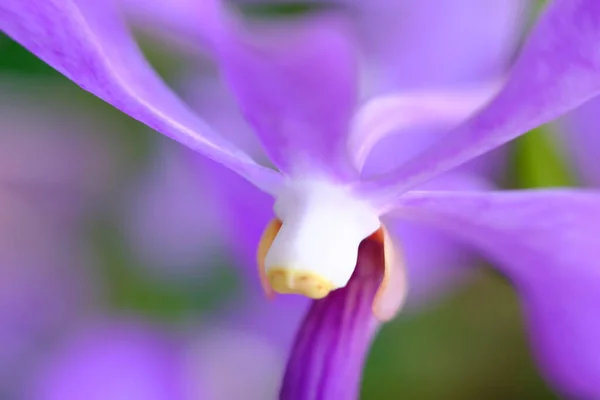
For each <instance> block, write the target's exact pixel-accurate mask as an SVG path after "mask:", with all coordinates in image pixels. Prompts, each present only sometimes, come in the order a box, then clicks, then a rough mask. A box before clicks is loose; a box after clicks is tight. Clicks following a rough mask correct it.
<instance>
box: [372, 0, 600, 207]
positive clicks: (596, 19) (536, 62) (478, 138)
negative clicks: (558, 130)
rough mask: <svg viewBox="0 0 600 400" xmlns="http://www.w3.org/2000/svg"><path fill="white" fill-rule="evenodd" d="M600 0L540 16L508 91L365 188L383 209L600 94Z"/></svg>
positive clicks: (566, 3) (560, 4)
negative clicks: (444, 173) (429, 180)
mask: <svg viewBox="0 0 600 400" xmlns="http://www.w3.org/2000/svg"><path fill="white" fill-rule="evenodd" d="M598 41H600V3H598V2H597V1H596V0H576V1H573V0H558V1H556V2H554V3H553V4H552V5H551V6H550V7H549V8H548V10H547V11H546V13H545V14H544V15H543V16H542V17H541V18H540V21H539V23H538V24H537V27H536V28H535V29H534V30H533V32H532V34H531V35H530V38H529V41H528V42H527V44H526V45H525V47H524V50H523V51H522V53H521V55H520V57H519V59H518V60H517V62H516V63H515V66H514V67H513V71H512V73H511V75H510V77H509V79H508V82H507V83H506V85H505V86H504V88H503V89H502V90H501V91H500V93H499V94H498V96H497V97H496V98H495V99H494V100H492V102H491V103H489V104H488V106H487V107H485V108H484V109H483V110H482V111H481V112H480V113H478V114H477V115H476V116H475V117H473V118H471V119H470V120H469V121H467V122H466V123H465V124H463V125H462V126H460V127H458V128H457V129H456V130H453V131H452V132H450V133H449V134H447V135H446V136H444V137H443V138H442V139H441V140H439V141H438V142H436V143H435V144H434V145H433V146H431V147H430V148H429V149H427V150H426V151H424V152H423V153H422V154H421V155H419V156H417V157H416V158H414V159H413V160H411V161H410V162H409V163H407V164H406V165H404V166H403V167H401V168H399V169H398V170H396V171H394V172H391V173H390V174H387V175H386V176H384V177H382V178H381V179H379V180H377V181H375V182H371V183H368V184H366V185H365V187H363V190H365V191H366V192H371V191H374V192H375V193H371V195H373V196H374V197H375V198H376V202H378V203H379V204H380V205H381V206H382V208H384V209H385V208H386V207H393V199H394V198H396V197H397V196H399V195H400V194H401V193H403V192H404V191H406V190H407V189H409V188H411V187H413V186H415V185H417V184H419V183H422V182H424V181H426V180H428V179H431V178H432V177H434V176H436V175H438V174H440V173H442V172H444V171H447V170H449V169H451V168H454V167H456V166H458V165H460V164H462V163H465V162H466V161H468V160H470V159H473V158H474V157H477V156H479V155H481V154H483V153H485V152H487V151H490V150H492V149H494V148H495V147H497V146H500V145H501V144H503V143H505V142H507V141H509V140H511V139H513V138H515V137H517V136H519V135H521V134H523V133H525V132H526V131H528V130H530V129H532V128H535V127H536V126H539V125H541V124H543V123H545V122H548V121H550V120H552V119H554V118H556V117H558V116H559V115H561V114H562V113H565V112H567V111H570V110H571V109H573V108H575V107H577V106H579V105H580V104H582V103H583V102H585V101H587V100H589V99H590V98H592V97H593V96H595V95H597V94H598V93H600V50H599V47H598V46H597V43H598Z"/></svg>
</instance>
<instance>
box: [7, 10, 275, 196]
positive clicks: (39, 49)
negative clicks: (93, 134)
mask: <svg viewBox="0 0 600 400" xmlns="http://www.w3.org/2000/svg"><path fill="white" fill-rule="evenodd" d="M0 29H1V30H2V31H4V32H5V33H7V34H8V35H9V36H11V37H12V38H13V39H15V40H16V41H17V42H19V43H21V44H22V45H23V46H24V47H26V48H27V49H28V50H30V51H31V52H32V53H34V54H36V55H37V56H38V57H40V58H41V59H42V60H44V61H45V62H47V63H48V64H50V65H51V66H52V67H54V68H56V69H57V70H58V71H60V72H61V73H63V74H64V75H66V76H67V77H68V78H69V79H71V80H73V81H74V82H75V83H77V84H78V85H79V86H81V87H82V88H84V89H85V90H87V91H89V92H91V93H93V94H95V95H96V96H98V97H100V98H102V99H103V100H105V101H107V102H109V103H110V104H112V105H113V106H115V107H116V108H118V109H120V110H121V111H124V112H126V113H127V114H129V115H131V116H132V117H134V118H136V119H138V120H139V121H141V122H143V123H145V124H147V125H148V126H150V127H151V128H153V129H156V130H157V131H159V132H162V133H164V134H165V135H167V136H169V137H171V138H173V139H175V140H177V141H179V142H181V143H183V144H185V145H186V146H188V147H190V148H192V149H194V150H196V151H198V152H200V153H202V154H203V155H205V156H207V157H209V158H212V159H214V160H215V161H217V162H220V163H222V164H223V165H225V166H226V167H228V168H231V169H232V170H234V171H235V172H237V173H239V174H240V175H242V176H243V177H245V178H246V179H248V180H250V181H251V182H252V183H254V184H255V185H257V186H258V187H260V188H261V189H262V190H265V191H268V192H274V191H276V189H277V186H278V183H279V179H280V177H279V175H278V174H276V173H275V172H274V171H272V170H270V169H268V168H265V167H262V166H259V165H258V164H256V163H255V162H254V161H253V160H252V159H251V158H250V157H249V156H248V155H246V154H245V153H243V152H242V151H241V150H239V149H238V148H236V147H235V146H233V145H231V144H230V143H229V142H227V141H226V140H224V139H223V138H221V137H219V136H218V135H216V134H215V133H214V132H213V131H212V129H211V128H210V127H209V126H208V125H207V124H206V123H204V122H203V121H201V120H199V119H198V118H196V117H195V116H194V115H193V113H191V112H190V111H189V109H188V108H187V107H186V106H184V105H183V103H181V102H180V101H179V100H178V99H177V98H176V96H175V95H174V94H173V93H172V92H171V91H170V90H169V89H168V88H167V87H166V86H165V85H164V83H163V82H162V81H161V80H160V78H159V77H158V76H157V75H156V73H155V72H154V71H153V70H152V68H151V67H150V66H149V65H148V63H147V62H146V61H145V60H144V58H143V56H142V55H141V53H140V51H139V49H138V48H137V47H136V45H135V43H134V41H133V39H132V38H131V35H130V34H129V33H128V32H127V30H126V28H125V27H124V25H123V24H122V21H121V20H120V16H119V15H118V13H117V12H116V10H115V7H113V4H112V2H111V1H96V0H51V1H44V0H26V1H22V0H7V1H3V2H2V3H0Z"/></svg>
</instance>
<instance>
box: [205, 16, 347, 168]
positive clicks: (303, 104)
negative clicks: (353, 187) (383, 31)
mask: <svg viewBox="0 0 600 400" xmlns="http://www.w3.org/2000/svg"><path fill="white" fill-rule="evenodd" d="M241 30H242V28H241V27H239V26H237V25H235V26H234V25H233V24H232V26H231V29H230V30H229V32H226V33H223V32H222V35H221V37H220V40H219V42H218V46H216V51H215V57H216V58H217V62H218V64H219V66H220V68H221V69H222V71H223V73H224V76H225V79H226V80H227V82H228V83H229V85H230V86H231V88H232V90H233V92H234V93H235V95H236V99H237V101H238V103H239V104H240V108H241V110H242V113H243V114H244V116H245V117H246V119H247V120H248V121H249V123H250V124H251V125H252V126H253V127H254V128H255V130H256V132H257V134H258V136H259V138H260V140H261V142H262V144H263V146H264V148H265V150H266V152H267V154H268V156H269V157H270V159H271V160H272V161H273V163H274V164H275V165H276V166H277V167H278V168H280V169H281V170H282V171H283V172H285V173H305V172H317V173H320V172H322V171H324V172H326V173H329V174H332V175H335V176H338V177H342V178H347V177H350V176H354V175H355V170H354V168H353V167H352V165H351V163H350V162H349V159H348V155H347V150H346V135H347V131H348V128H349V121H350V118H351V116H352V113H353V110H354V107H355V102H356V91H357V88H356V85H357V81H358V77H357V70H356V57H355V53H354V50H355V49H354V43H353V42H352V38H351V37H350V36H349V34H348V32H347V29H346V26H345V25H344V24H343V23H342V21H340V20H337V19H334V18H332V17H331V16H330V15H327V16H320V17H315V18H309V17H306V18H304V19H301V20H300V21H293V22H289V21H288V22H286V24H285V26H281V25H276V24H275V25H267V23H264V24H262V25H261V26H259V27H256V26H255V27H254V30H251V29H247V30H244V31H243V32H240V31H241ZM317 66H318V67H317Z"/></svg>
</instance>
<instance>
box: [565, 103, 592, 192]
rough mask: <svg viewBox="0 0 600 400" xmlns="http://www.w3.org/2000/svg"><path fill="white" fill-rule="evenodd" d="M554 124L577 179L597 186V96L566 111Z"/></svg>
mask: <svg viewBox="0 0 600 400" xmlns="http://www.w3.org/2000/svg"><path fill="white" fill-rule="evenodd" d="M558 127H559V129H560V134H559V135H560V140H561V143H562V145H563V146H564V149H565V150H566V151H565V155H566V157H567V160H568V161H569V162H571V163H572V164H573V165H574V167H575V170H576V172H577V174H578V175H579V178H580V179H581V181H582V182H583V183H584V184H586V185H591V186H594V187H600V98H599V99H594V100H592V101H590V102H588V103H586V104H584V105H583V106H581V107H579V108H578V109H577V110H575V111H573V112H572V113H569V114H568V115H567V116H566V117H565V118H563V119H561V121H560V122H559V123H558Z"/></svg>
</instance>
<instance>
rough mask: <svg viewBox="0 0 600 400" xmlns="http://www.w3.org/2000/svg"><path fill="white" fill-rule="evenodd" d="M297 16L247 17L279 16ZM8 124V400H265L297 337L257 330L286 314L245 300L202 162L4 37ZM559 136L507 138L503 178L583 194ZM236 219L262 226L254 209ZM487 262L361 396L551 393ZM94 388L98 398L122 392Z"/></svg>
mask: <svg viewBox="0 0 600 400" xmlns="http://www.w3.org/2000/svg"><path fill="white" fill-rule="evenodd" d="M305 9H306V6H303V5H294V6H286V7H281V6H279V7H274V6H268V7H254V8H249V9H248V10H249V12H252V13H255V14H264V15H267V14H268V15H269V16H270V17H271V18H285V17H286V16H287V15H289V14H292V13H298V12H303V11H304V10H305ZM248 10H247V11H248ZM431 29H435V27H434V26H432V27H431ZM139 39H140V43H141V45H142V48H143V50H144V52H145V53H146V55H147V56H148V58H149V59H150V60H151V62H152V63H153V65H154V66H155V67H156V68H157V70H158V71H159V73H160V74H161V75H162V76H163V77H164V78H165V80H166V81H167V82H177V80H178V77H179V76H180V74H182V73H183V71H184V70H185V68H186V58H185V55H182V54H180V53H178V52H176V51H172V49H170V48H168V47H165V46H161V45H159V44H157V43H156V42H155V41H153V40H152V39H151V38H149V37H147V36H144V35H142V34H140V35H139ZM198 90H202V87H198ZM0 116H1V117H0V122H1V124H0V252H1V253H0V254H1V256H0V263H2V264H1V265H0V289H1V290H0V319H1V321H0V398H2V399H30V398H32V399H35V398H40V399H44V398H47V399H50V398H52V399H54V398H56V399H58V398H67V397H61V396H60V395H59V394H55V395H54V396H55V397H51V395H46V394H45V392H46V391H48V392H50V391H54V392H55V393H60V390H61V389H60V388H57V387H58V386H60V385H61V384H65V383H60V382H62V381H64V380H66V381H67V382H68V383H66V384H65V385H72V386H77V385H86V384H88V385H92V386H93V384H96V382H103V383H105V384H106V386H104V389H106V387H113V386H114V387H117V386H119V385H125V386H127V385H132V386H137V387H136V388H130V389H128V390H130V391H129V392H127V393H130V394H131V395H130V396H131V397H126V398H131V399H136V398H148V399H155V398H156V399H158V398H165V399H168V398H173V399H176V398H177V397H176V396H175V395H172V396H170V395H168V396H166V397H158V396H157V393H159V392H160V393H162V392H163V391H164V393H168V392H169V390H170V389H169V388H167V386H168V385H170V384H171V383H165V384H164V385H163V386H161V385H162V384H159V383H158V381H160V380H161V379H163V378H162V377H163V376H164V375H173V376H174V377H173V378H172V379H173V380H179V379H183V380H185V381H186V382H187V383H186V384H185V385H187V387H188V389H189V388H191V389H189V390H190V393H196V395H195V396H196V397H195V398H198V399H201V398H206V399H215V400H228V399H232V400H233V399H250V400H252V399H263V398H264V399H268V398H269V397H268V396H269V393H271V395H272V393H273V390H274V389H273V388H274V387H276V385H277V380H278V379H279V378H280V376H281V368H282V366H283V363H284V361H285V349H286V348H287V346H289V343H288V341H287V340H282V341H281V343H279V342H277V341H276V340H273V338H272V336H269V335H262V334H260V332H262V331H267V332H273V331H276V330H277V329H278V326H279V325H280V324H281V323H282V322H281V320H279V319H278V316H277V315H276V314H274V315H272V317H271V318H269V313H268V312H267V313H264V315H262V314H261V315H260V319H259V320H253V318H254V317H253V314H252V307H249V306H248V301H249V300H248V298H253V296H255V292H256V290H257V289H256V287H252V286H253V285H254V286H256V285H257V284H258V281H257V280H256V279H252V278H249V276H251V275H252V274H253V273H254V269H253V266H248V265H244V266H240V265H239V264H240V263H243V261H241V260H242V259H243V257H237V256H236V255H235V254H233V253H232V252H231V251H229V250H228V248H227V246H226V245H224V244H223V243H224V241H223V240H221V239H219V238H222V237H223V236H224V235H229V236H230V237H233V239H234V240H235V232H230V231H229V232H222V231H219V227H220V226H222V225H225V224H224V223H221V220H220V218H227V217H224V216H222V215H221V214H220V212H219V209H220V208H222V207H224V203H223V201H220V200H219V199H218V198H217V199H215V197H214V196H213V195H212V194H211V193H206V192H205V191H204V190H206V185H204V184H203V183H204V182H205V181H206V180H207V179H210V169H208V170H202V169H198V168H193V167H190V166H189V165H188V164H186V163H184V162H180V160H179V158H180V157H181V158H185V156H186V155H181V154H182V153H185V152H186V151H185V150H183V149H181V148H180V146H179V145H178V144H175V143H171V142H170V141H168V140H167V139H165V138H163V137H162V136H161V135H159V134H157V133H155V132H151V131H149V130H148V128H146V127H144V126H142V125H141V124H139V123H137V122H136V121H133V120H132V119H130V118H128V117H126V116H124V115H123V114H121V113H120V112H118V111H116V110H114V109H113V108H112V107H110V106H108V105H106V104H104V103H103V102H101V101H99V100H98V99H96V98H94V97H93V96H91V95H89V94H87V93H85V92H84V91H82V90H80V89H78V88H77V87H75V86H74V85H73V84H72V83H70V82H69V81H68V80H67V79H65V78H64V77H62V76H60V75H59V74H58V73H57V72H55V71H53V70H52V69H51V68H49V67H47V66H46V65H45V64H44V63H42V62H41V61H39V60H37V59H36V58H35V57H33V56H32V55H30V54H29V53H28V52H27V51H25V50H24V49H23V48H21V47H20V46H19V45H17V44H15V43H14V42H12V41H11V40H10V39H8V38H6V37H4V36H0ZM556 129H557V127H556V126H552V125H550V126H545V127H542V128H540V129H538V130H536V131H532V132H530V133H528V134H526V135H525V136H523V137H521V138H520V139H518V140H517V141H515V142H513V143H511V144H510V145H509V146H508V148H507V149H506V151H507V154H508V156H507V157H508V165H509V166H508V167H507V169H506V171H505V173H504V174H503V175H502V178H501V180H500V182H499V184H500V185H501V186H503V187H505V188H531V187H543V186H563V185H575V184H576V183H577V180H576V177H575V175H574V174H573V173H572V171H571V169H570V167H569V164H568V162H567V158H566V157H565V151H564V149H563V148H562V147H561V145H560V144H559V142H558V141H556V140H554V135H553V131H555V130H556ZM223 184H227V183H226V182H225V183H223ZM240 196H243V193H242V194H240ZM240 199H241V200H243V197H241V198H239V199H238V200H240ZM207 209H208V210H211V211H210V212H205V211H203V210H207ZM241 218H242V219H243V218H252V210H251V204H248V208H247V210H246V211H245V213H242V214H241ZM242 222H243V221H242ZM232 235H233V236H232ZM431 251H436V249H431ZM477 264H478V265H472V266H469V268H470V269H471V270H472V271H471V273H470V274H469V278H468V279H465V280H462V281H461V284H458V285H455V286H453V287H451V288H447V289H446V290H445V291H444V293H443V294H442V295H439V296H434V297H435V298H434V299H433V300H430V301H425V302H424V303H423V304H419V305H418V306H414V307H410V308H409V309H408V310H407V311H406V312H405V313H404V314H403V315H401V316H400V317H399V318H398V319H397V320H395V321H394V322H392V323H389V324H387V325H386V326H385V327H384V328H383V329H382V331H381V333H380V335H379V336H378V338H377V339H376V341H375V344H374V347H373V349H372V352H371V354H370V356H369V359H368V362H367V365H366V371H365V377H364V384H363V389H362V398H364V399H461V400H470V399H472V400H476V399H477V400H479V399H503V400H504V399H540V400H542V399H555V398H557V397H556V395H553V394H552V393H551V391H550V390H549V388H548V387H547V385H546V383H545V382H544V381H543V379H542V378H541V377H540V375H539V373H538V372H536V369H535V366H534V363H533V361H532V359H531V354H530V351H529V349H528V346H527V339H526V336H525V331H524V327H523V323H522V315H521V311H520V308H519V304H518V300H517V298H516V296H515V293H514V291H513V289H512V288H511V286H510V284H509V282H507V281H506V280H505V279H504V278H503V277H502V276H500V275H498V274H497V273H495V272H493V271H492V270H491V268H489V266H488V265H486V263H485V261H483V260H482V261H478V262H477ZM263 307H265V306H263ZM294 312H295V311H294ZM265 315H266V317H265ZM256 318H259V316H257V317H256ZM284 321H286V320H284ZM256 325H260V328H261V329H256ZM132 343H133V344H135V346H133V347H136V346H137V347H141V348H142V349H137V350H136V349H129V347H128V345H129V344H132ZM103 346H106V347H105V348H104V347H103ZM120 346H122V347H120ZM94 348H97V349H98V350H97V351H98V352H99V354H96V355H95V353H94V350H93V349H94ZM144 349H151V350H150V351H149V353H154V354H152V355H144V354H143V353H144ZM172 355H173V356H172ZM145 357H148V358H145ZM103 363H105V364H103ZM155 363H156V364H157V365H154V364H155ZM113 366H117V367H119V368H113ZM87 370H89V372H86V371H87ZM138 370H139V371H142V372H140V373H139V374H138V373H137V372H136V371H138ZM146 370H148V371H146ZM145 372H148V374H147V375H144V373H145ZM177 374H180V375H178V376H175V375H177ZM90 376H92V377H90ZM147 376H151V377H152V376H154V377H155V378H152V379H149V378H147ZM182 377H184V378H182ZM147 380H150V381H152V382H145V383H144V381H147ZM57 382H59V383H57ZM140 382H142V383H140ZM144 385H146V387H142V386H144ZM153 385H158V386H153ZM173 385H174V386H177V385H176V384H173ZM159 386H160V388H158V387H159ZM174 386H173V387H174ZM169 387H170V386H169ZM48 388H51V389H52V390H51V389H48ZM100 389H101V388H98V390H97V392H98V393H100V394H98V396H99V397H98V398H99V399H100V398H103V399H111V398H112V397H110V392H105V394H101V393H103V392H102V390H100ZM104 389H103V390H104ZM82 390H83V389H82ZM173 390H175V391H176V389H173ZM95 391H96V390H92V392H95ZM65 393H66V392H65ZM81 393H88V394H82V395H81V397H79V398H92V397H86V396H90V395H89V393H91V392H84V391H82V392H81ZM106 393H109V394H106ZM115 393H116V392H115ZM140 393H146V394H147V396H148V397H136V396H143V395H142V394H140ZM150 393H152V394H150ZM249 393H257V394H256V395H254V396H251V395H249ZM258 393H262V394H260V395H259V394H258ZM45 396H46V397H45ZM261 396H265V397H261ZM73 398H77V397H73ZM115 398H116V397H115ZM118 398H119V399H120V398H121V397H118Z"/></svg>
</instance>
